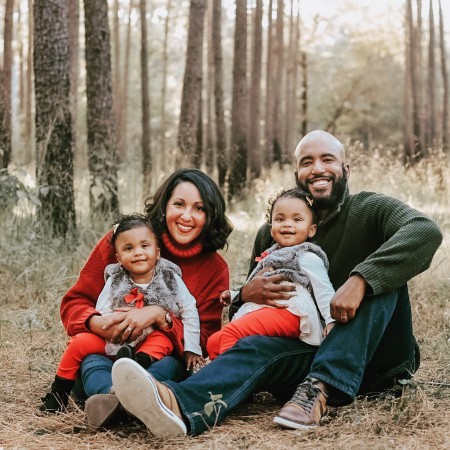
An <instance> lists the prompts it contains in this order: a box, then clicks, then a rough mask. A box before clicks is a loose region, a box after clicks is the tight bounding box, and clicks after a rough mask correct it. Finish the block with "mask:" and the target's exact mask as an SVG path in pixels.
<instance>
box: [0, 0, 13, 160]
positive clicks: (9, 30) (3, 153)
mask: <svg viewBox="0 0 450 450" xmlns="http://www.w3.org/2000/svg"><path fill="white" fill-rule="evenodd" d="M13 12H14V0H6V5H5V31H4V38H3V74H2V84H1V85H0V97H1V98H2V99H1V105H2V109H3V112H2V113H1V115H2V117H1V119H2V120H1V122H0V158H1V166H0V168H3V169H8V164H9V163H10V161H11V142H12V139H11V136H12V130H11V68H12V34H13Z"/></svg>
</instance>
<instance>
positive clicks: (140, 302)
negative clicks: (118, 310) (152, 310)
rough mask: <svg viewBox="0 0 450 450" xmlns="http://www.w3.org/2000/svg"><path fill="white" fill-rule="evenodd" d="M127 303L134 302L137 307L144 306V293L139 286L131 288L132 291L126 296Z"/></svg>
mask: <svg viewBox="0 0 450 450" xmlns="http://www.w3.org/2000/svg"><path fill="white" fill-rule="evenodd" d="M124 299H125V302H126V303H133V302H135V303H134V307H135V308H143V306H144V294H143V293H142V292H139V289H138V288H134V289H131V291H130V293H129V294H127V295H125V296H124Z"/></svg>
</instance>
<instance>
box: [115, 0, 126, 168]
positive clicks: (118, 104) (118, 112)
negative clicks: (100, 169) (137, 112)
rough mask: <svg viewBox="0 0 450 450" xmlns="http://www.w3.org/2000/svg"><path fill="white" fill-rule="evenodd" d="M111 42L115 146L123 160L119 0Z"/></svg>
mask: <svg viewBox="0 0 450 450" xmlns="http://www.w3.org/2000/svg"><path fill="white" fill-rule="evenodd" d="M113 42H114V46H113V48H114V58H113V62H114V65H113V67H114V71H113V112H114V122H115V124H114V125H115V127H114V129H115V133H116V146H117V154H118V155H119V159H120V160H121V161H123V160H124V159H125V149H124V146H123V142H122V135H121V132H122V101H121V100H122V99H121V94H122V88H121V86H122V77H121V73H120V26H119V0H114V4H113Z"/></svg>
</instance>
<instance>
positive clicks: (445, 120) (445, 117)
mask: <svg viewBox="0 0 450 450" xmlns="http://www.w3.org/2000/svg"><path fill="white" fill-rule="evenodd" d="M439 38H440V47H441V72H442V85H443V90H444V92H443V96H442V147H443V149H444V151H445V152H448V151H449V148H450V146H449V125H450V124H449V114H448V97H449V89H448V72H447V53H446V50H445V33H444V16H443V14H442V6H441V0H439Z"/></svg>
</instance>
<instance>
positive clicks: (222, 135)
mask: <svg viewBox="0 0 450 450" xmlns="http://www.w3.org/2000/svg"><path fill="white" fill-rule="evenodd" d="M212 21H213V23H212V40H213V47H214V109H215V119H216V145H217V172H218V173H217V178H218V182H219V186H220V188H221V189H222V191H223V189H224V186H225V179H226V174H227V170H228V153H227V137H226V127H225V112H224V106H223V59H222V5H221V0H213V19H212Z"/></svg>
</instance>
